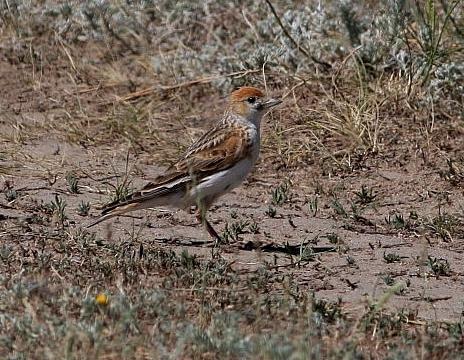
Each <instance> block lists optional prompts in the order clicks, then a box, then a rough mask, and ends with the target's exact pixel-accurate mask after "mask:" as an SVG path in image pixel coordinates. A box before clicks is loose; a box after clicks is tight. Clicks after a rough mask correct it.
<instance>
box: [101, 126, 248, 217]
mask: <svg viewBox="0 0 464 360" xmlns="http://www.w3.org/2000/svg"><path fill="white" fill-rule="evenodd" d="M207 135H208V136H207V137H206V138H205V136H203V137H202V138H200V139H199V140H198V141H197V142H196V143H194V144H193V145H192V146H191V147H190V148H189V149H188V150H187V152H186V153H185V154H184V155H183V156H182V157H181V158H180V159H179V161H177V162H176V163H175V164H173V165H172V166H171V167H170V168H169V169H168V170H167V172H166V173H165V174H163V175H161V176H158V177H157V178H156V179H154V181H153V182H149V183H148V184H146V185H145V186H144V187H143V188H142V189H141V190H140V191H137V192H134V193H132V194H131V195H129V197H128V198H127V199H126V200H124V201H115V202H113V203H111V204H108V205H107V206H105V207H104V209H103V212H102V214H103V215H104V214H106V213H108V212H110V211H112V210H113V209H115V208H117V207H119V206H122V205H127V204H130V203H134V202H141V201H146V200H150V199H153V198H155V197H158V196H163V195H167V194H170V193H173V192H177V191H181V190H185V189H186V188H187V187H188V186H190V184H191V182H192V180H193V179H196V180H195V181H200V180H201V178H203V177H205V176H208V175H210V174H213V173H215V172H217V171H221V170H225V169H227V168H229V167H231V166H233V165H234V164H235V163H236V162H237V160H238V159H240V158H242V157H243V156H244V153H246V152H247V151H248V150H249V147H250V146H251V139H250V136H249V134H248V133H247V131H246V129H243V128H238V127H236V128H222V127H216V128H213V130H212V131H210V132H208V133H207ZM205 139H208V140H207V141H205Z"/></svg>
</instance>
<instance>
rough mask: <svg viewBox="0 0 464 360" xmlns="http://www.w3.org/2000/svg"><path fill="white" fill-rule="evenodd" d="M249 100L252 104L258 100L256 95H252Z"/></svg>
mask: <svg viewBox="0 0 464 360" xmlns="http://www.w3.org/2000/svg"><path fill="white" fill-rule="evenodd" d="M247 101H248V102H249V103H250V104H254V103H255V101H256V98H255V97H254V96H250V97H249V98H248V99H247Z"/></svg>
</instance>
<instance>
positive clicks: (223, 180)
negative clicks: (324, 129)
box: [89, 87, 282, 241]
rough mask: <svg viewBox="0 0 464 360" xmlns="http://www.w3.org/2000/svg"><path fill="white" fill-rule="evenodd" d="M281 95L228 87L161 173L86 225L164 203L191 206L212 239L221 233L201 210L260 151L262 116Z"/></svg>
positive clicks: (242, 175) (234, 182)
mask: <svg viewBox="0 0 464 360" xmlns="http://www.w3.org/2000/svg"><path fill="white" fill-rule="evenodd" d="M281 102H282V101H281V100H276V99H272V98H266V96H265V95H264V93H263V92H262V91H260V90H259V89H257V88H254V87H242V88H239V89H238V90H235V91H234V92H232V94H231V95H230V97H229V104H228V107H227V109H226V111H225V113H224V115H223V117H222V119H221V120H220V121H218V122H217V123H216V125H215V126H214V127H213V128H212V129H210V130H209V131H207V132H206V133H205V134H204V135H203V136H202V137H201V138H200V139H198V140H197V141H196V142H195V143H193V144H192V145H191V146H190V147H189V148H188V149H187V150H186V151H185V153H184V154H183V155H182V156H181V157H180V158H179V159H178V160H177V161H176V162H175V163H174V164H173V165H171V166H170V167H169V168H168V169H167V170H166V172H165V173H164V174H162V175H161V176H158V177H157V178H155V179H154V180H153V181H151V182H149V183H148V184H146V185H145V186H144V187H143V188H142V189H140V190H139V191H136V192H134V193H132V194H131V195H129V196H128V197H127V198H126V199H125V200H123V201H115V202H113V203H110V204H108V205H106V206H105V207H104V208H103V210H102V214H101V217H99V218H98V219H96V220H95V221H94V222H93V223H92V224H90V225H89V227H90V226H94V225H96V224H98V223H100V222H102V221H104V220H108V219H110V218H112V217H115V216H118V215H122V214H125V213H127V212H129V211H135V210H141V209H146V208H156V207H160V206H163V207H164V206H168V207H173V208H178V209H184V210H187V209H190V208H192V207H196V217H197V219H198V221H199V222H201V223H202V224H203V225H204V226H205V227H206V230H207V231H208V233H209V234H210V235H211V236H212V237H213V238H214V239H215V240H216V241H220V240H221V238H220V236H219V235H218V233H217V232H216V230H215V229H214V228H213V226H212V225H211V224H210V222H209V221H208V219H207V217H206V213H207V211H208V209H209V208H210V207H211V205H212V204H213V203H214V202H215V201H216V200H217V199H218V198H219V197H220V196H222V195H224V194H225V193H227V192H229V191H231V190H232V189H234V188H236V187H237V186H239V185H240V184H241V183H242V182H243V181H244V180H245V179H246V177H247V175H248V174H249V173H250V172H251V170H252V169H253V166H254V165H255V163H256V160H257V159H258V156H259V151H260V125H261V120H262V118H263V116H264V115H265V114H266V113H267V112H268V111H269V110H270V109H271V108H273V107H275V106H276V105H278V104H280V103H281Z"/></svg>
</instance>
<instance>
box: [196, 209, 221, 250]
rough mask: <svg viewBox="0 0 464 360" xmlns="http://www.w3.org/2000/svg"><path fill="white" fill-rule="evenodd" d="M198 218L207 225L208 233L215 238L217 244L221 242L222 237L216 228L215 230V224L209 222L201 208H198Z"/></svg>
mask: <svg viewBox="0 0 464 360" xmlns="http://www.w3.org/2000/svg"><path fill="white" fill-rule="evenodd" d="M197 220H198V222H199V223H201V224H203V225H204V226H205V228H206V231H208V234H209V235H210V236H211V237H213V238H214V240H215V243H216V246H217V245H218V244H219V243H220V242H221V237H220V236H219V234H218V233H217V232H216V230H214V228H213V226H212V225H211V224H210V223H209V221H208V220H207V219H206V216H205V215H204V213H203V211H201V210H200V209H198V212H197Z"/></svg>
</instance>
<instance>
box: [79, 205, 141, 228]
mask: <svg viewBox="0 0 464 360" xmlns="http://www.w3.org/2000/svg"><path fill="white" fill-rule="evenodd" d="M139 208H140V209H141V208H142V207H141V206H140V203H139V202H132V203H123V204H115V203H112V204H109V205H108V206H107V207H105V208H104V209H103V211H102V216H100V217H99V218H98V219H96V220H95V221H94V222H92V223H90V224H89V225H87V228H90V227H92V226H94V225H97V224H99V223H101V222H102V221H105V220H108V219H111V218H112V217H115V216H118V215H122V214H125V213H126V212H129V211H134V210H137V209H139Z"/></svg>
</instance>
